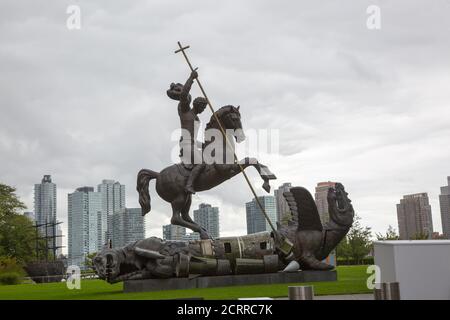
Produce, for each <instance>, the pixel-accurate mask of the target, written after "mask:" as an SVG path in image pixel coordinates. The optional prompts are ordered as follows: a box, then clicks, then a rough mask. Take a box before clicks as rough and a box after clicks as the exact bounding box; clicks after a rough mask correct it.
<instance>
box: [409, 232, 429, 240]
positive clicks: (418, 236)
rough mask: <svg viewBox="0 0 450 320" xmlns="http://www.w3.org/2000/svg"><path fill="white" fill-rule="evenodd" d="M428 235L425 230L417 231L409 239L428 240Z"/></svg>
mask: <svg viewBox="0 0 450 320" xmlns="http://www.w3.org/2000/svg"><path fill="white" fill-rule="evenodd" d="M428 239H429V235H428V233H427V232H418V233H416V234H415V235H414V236H412V237H411V240H428Z"/></svg>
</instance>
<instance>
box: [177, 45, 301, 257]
mask: <svg viewBox="0 0 450 320" xmlns="http://www.w3.org/2000/svg"><path fill="white" fill-rule="evenodd" d="M178 47H179V49H177V50H175V53H178V52H181V53H182V54H183V56H184V59H185V60H186V62H187V64H188V66H189V69H191V72H192V71H194V70H196V69H194V68H193V67H192V64H191V62H190V60H189V58H188V56H187V54H186V52H185V50H186V49H188V48H189V47H190V46H185V47H183V46H182V45H181V43H180V41H178ZM195 80H196V82H197V84H198V86H199V88H200V91H201V92H202V94H203V97H205V99H206V102H207V103H208V106H209V109H210V110H211V112H212V114H213V116H214V118H215V120H216V121H217V123H218V124H219V128H220V131H221V132H222V135H223V136H224V137H225V141H226V143H227V145H228V147H229V148H230V150H232V151H233V157H234V161H235V162H236V163H237V164H238V166H239V169H240V170H241V172H242V174H243V175H244V178H245V181H247V184H248V186H249V187H250V190H251V191H252V193H253V196H254V198H255V200H256V203H257V204H258V207H259V209H260V210H261V212H262V213H263V215H264V217H265V218H266V220H267V222H268V223H269V225H270V227H271V228H272V231H273V233H274V235H277V236H279V233H278V231H277V230H276V229H275V226H274V225H273V223H272V221H271V220H270V218H269V216H268V215H267V213H266V210H265V209H264V207H263V206H262V204H261V202H260V201H259V198H258V196H257V195H256V192H255V189H254V188H253V186H252V184H251V182H250V179H249V178H248V176H247V173H246V172H245V171H244V168H243V167H242V164H241V163H240V162H239V160H238V157H237V155H236V152H235V150H234V147H233V145H232V144H231V142H230V141H229V139H228V136H227V135H226V132H225V130H224V128H223V126H222V123H221V122H220V120H219V118H218V117H217V114H216V113H215V111H214V108H213V106H212V104H211V101H210V100H209V98H208V96H207V95H206V92H205V89H203V86H202V84H201V82H200V80H199V79H198V77H197V78H196V79H195ZM282 242H283V243H282V245H281V247H280V250H281V251H282V252H283V253H284V254H286V255H287V254H289V253H290V252H291V249H292V247H293V244H292V243H291V242H290V241H289V240H288V239H286V238H284V237H283V239H282Z"/></svg>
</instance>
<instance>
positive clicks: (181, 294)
mask: <svg viewBox="0 0 450 320" xmlns="http://www.w3.org/2000/svg"><path fill="white" fill-rule="evenodd" d="M366 268H367V266H339V267H338V268H337V272H338V281H333V282H314V283H311V284H312V285H314V292H315V294H316V295H330V294H331V295H334V294H355V293H371V292H372V291H371V290H369V289H367V286H366V279H367V277H368V276H369V275H368V274H367V273H366ZM304 284H305V283H302V285H304ZM289 285H294V284H287V283H284V284H273V285H253V286H239V287H222V288H206V289H189V290H167V291H158V292H142V293H123V292H122V283H117V284H112V285H111V284H108V283H106V282H104V281H102V280H83V281H82V282H81V289H80V290H69V289H67V287H66V284H65V283H46V284H20V285H13V286H6V285H4V286H0V299H3V300H5V299H13V300H21V299H27V300H29V299H57V300H60V299H87V300H92V299H106V300H111V299H146V300H148V299H175V298H189V297H203V298H205V299H237V298H239V297H286V296H287V291H288V289H287V287H288V286H289Z"/></svg>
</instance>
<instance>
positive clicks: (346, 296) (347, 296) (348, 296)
mask: <svg viewBox="0 0 450 320" xmlns="http://www.w3.org/2000/svg"><path fill="white" fill-rule="evenodd" d="M373 299H374V298H373V294H372V293H369V294H340V295H333V296H315V297H314V300H373ZM276 300H288V297H283V298H276Z"/></svg>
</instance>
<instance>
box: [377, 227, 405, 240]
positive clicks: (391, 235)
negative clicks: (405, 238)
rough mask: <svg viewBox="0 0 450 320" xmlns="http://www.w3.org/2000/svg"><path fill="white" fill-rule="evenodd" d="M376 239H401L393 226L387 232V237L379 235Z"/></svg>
mask: <svg viewBox="0 0 450 320" xmlns="http://www.w3.org/2000/svg"><path fill="white" fill-rule="evenodd" d="M376 237H377V240H398V239H399V238H400V237H399V235H398V234H397V231H396V230H395V229H394V227H392V226H391V225H389V227H388V229H387V231H386V235H383V234H381V233H377V234H376Z"/></svg>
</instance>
